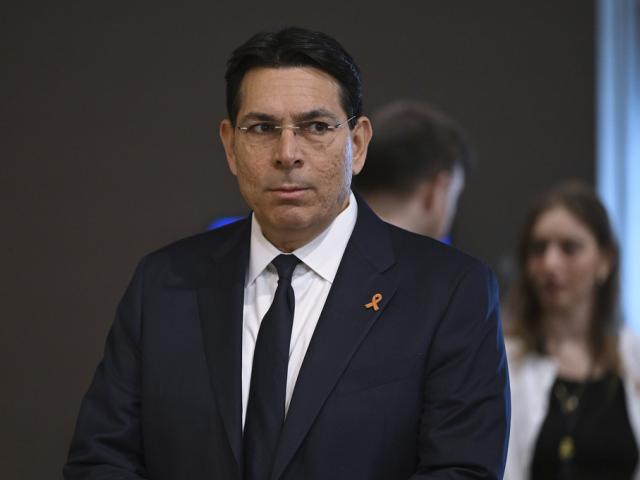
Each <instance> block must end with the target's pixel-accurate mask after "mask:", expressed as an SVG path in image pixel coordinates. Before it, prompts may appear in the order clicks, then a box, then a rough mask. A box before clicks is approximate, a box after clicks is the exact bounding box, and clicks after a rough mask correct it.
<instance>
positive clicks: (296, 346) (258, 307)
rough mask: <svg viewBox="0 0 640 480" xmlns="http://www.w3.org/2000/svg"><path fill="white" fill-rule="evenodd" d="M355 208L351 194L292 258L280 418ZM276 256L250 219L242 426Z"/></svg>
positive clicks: (353, 221)
mask: <svg viewBox="0 0 640 480" xmlns="http://www.w3.org/2000/svg"><path fill="white" fill-rule="evenodd" d="M357 216H358V205H357V203H356V199H355V197H354V196H353V193H351V195H350V197H349V205H348V206H347V208H345V209H344V210H343V211H342V212H340V214H339V215H338V216H337V217H336V218H335V219H334V220H333V222H331V224H330V225H329V226H328V227H327V228H326V229H325V230H324V231H323V232H322V233H321V234H320V235H318V236H317V237H316V238H314V239H313V240H311V242H309V243H307V244H306V245H304V246H302V247H300V248H298V249H297V250H295V251H293V252H292V253H293V254H294V255H296V256H297V257H298V258H299V259H300V263H299V264H298V265H297V266H296V268H295V270H294V271H293V277H292V280H291V285H292V287H293V291H294V293H295V297H296V306H295V312H294V316H293V327H292V330H291V344H290V346H289V368H288V371H287V392H286V397H285V412H287V411H288V410H289V403H290V402H291V396H292V395H293V389H294V387H295V384H296V380H297V378H298V374H299V373H300V367H301V366H302V361H303V360H304V356H305V354H306V352H307V347H308V346H309V342H310V341H311V336H312V335H313V332H314V330H315V328H316V324H317V323H318V319H319V318H320V313H321V312H322V308H323V307H324V303H325V301H326V299H327V295H329V290H330V289H331V284H332V283H333V279H334V278H335V276H336V271H337V270H338V266H339V265H340V261H341V260H342V255H343V254H344V250H345V248H346V247H347V242H348V241H349V237H351V232H353V227H354V226H355V224H356V218H357ZM281 253H283V252H281V251H280V250H278V249H277V248H276V247H275V246H274V245H273V244H272V243H271V242H269V240H267V239H266V238H265V236H264V235H263V234H262V229H261V228H260V225H259V224H258V221H257V220H256V217H255V215H253V216H252V218H251V250H250V257H249V268H248V270H247V275H246V278H245V285H244V306H243V313H242V425H243V428H244V421H245V417H246V414H247V403H248V401H249V386H250V384H251V369H252V367H253V351H254V349H255V346H256V339H257V338H258V331H259V329H260V322H261V321H262V318H263V317H264V316H265V314H266V313H267V310H269V307H270V306H271V302H272V301H273V297H274V295H275V292H276V287H277V285H278V273H277V271H276V269H275V268H274V266H273V265H271V261H272V260H273V259H274V258H276V257H277V256H278V255H280V254H281Z"/></svg>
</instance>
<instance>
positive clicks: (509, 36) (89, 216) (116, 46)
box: [0, 0, 595, 479]
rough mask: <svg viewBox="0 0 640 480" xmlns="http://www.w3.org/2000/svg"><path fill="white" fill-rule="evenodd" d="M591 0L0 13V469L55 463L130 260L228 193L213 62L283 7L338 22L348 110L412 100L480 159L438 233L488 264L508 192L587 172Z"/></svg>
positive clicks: (228, 208) (234, 209)
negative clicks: (352, 80)
mask: <svg viewBox="0 0 640 480" xmlns="http://www.w3.org/2000/svg"><path fill="white" fill-rule="evenodd" d="M593 7H594V6H593V2H592V1H584V0H562V1H559V2H526V3H523V2H509V1H507V0H500V1H483V2H478V1H477V0H451V1H447V2H442V1H419V2H418V1H416V2H395V5H390V4H389V3H388V2H384V3H383V6H378V5H377V3H375V2H371V1H366V0H352V1H351V2H348V3H347V2H337V1H333V0H327V1H325V2H310V3H307V2H293V1H285V2H282V3H273V2H255V3H253V2H239V3H237V4H233V5H231V4H227V3H217V2H212V1H210V2H183V3H177V2H176V3H175V4H174V5H173V6H168V5H166V4H160V3H158V2H155V3H151V2H150V3H147V4H141V3H137V2H128V3H119V2H100V3H98V2H72V3H69V2H40V4H39V5H38V4H37V3H31V4H30V5H25V6H14V7H12V8H11V10H9V11H5V13H4V14H3V15H1V16H0V40H2V42H1V45H2V50H3V56H2V58H3V62H2V64H3V67H2V70H3V71H2V78H1V79H0V82H1V84H2V90H1V91H2V97H3V99H2V102H1V103H0V122H1V127H2V128H1V129H0V155H1V158H0V162H1V163H0V165H1V170H0V196H1V198H0V200H1V201H0V209H1V213H2V217H1V218H2V229H1V233H0V256H1V258H0V260H1V264H0V265H1V266H2V274H1V275H0V282H1V283H0V292H1V302H0V341H1V345H0V373H1V378H2V381H1V385H2V387H1V388H2V395H0V415H1V416H2V419H1V425H2V427H1V432H2V434H1V437H0V438H1V442H2V445H0V472H2V474H1V475H2V477H3V478H7V479H40V478H60V477H61V474H60V469H61V466H62V464H63V463H64V459H65V456H66V451H67V448H68V443H69V439H70V436H71V433H72V429H73V426H74V422H75V416H76V414H77V411H78V406H79V402H80V400H81V397H82V395H83V393H84V391H85V390H86V388H87V386H88V382H89V380H90V378H91V375H92V373H93V370H94V368H95V366H96V363H97V362H98V361H99V358H100V356H101V352H102V346H103V343H104V338H105V335H106V333H107V330H108V327H109V325H110V323H111V321H112V315H113V312H114V310H115V306H116V303H117V301H118V299H119V297H120V295H121V294H122V292H123V290H124V288H125V286H126V284H127V282H128V279H129V277H130V275H131V273H132V271H133V268H134V266H135V264H136V262H137V260H138V259H139V258H140V257H141V255H143V254H144V253H146V252H148V251H150V250H152V249H155V248H157V247H160V246H162V245H163V244H166V243H168V242H170V241H172V240H175V239H177V238H180V237H183V236H187V235H190V234H192V233H195V232H198V231H201V230H202V229H203V228H204V226H205V225H206V224H207V222H208V221H209V220H210V219H211V218H213V217H215V216H219V215H225V214H237V213H244V212H246V207H245V206H244V203H243V201H242V199H241V197H240V195H239V194H238V192H237V189H236V186H235V181H234V179H233V177H232V176H231V175H230V174H229V173H228V172H227V167H226V163H225V160H224V157H223V151H222V148H221V147H220V145H219V142H218V138H217V125H218V122H219V120H220V119H222V118H223V117H224V83H223V72H224V63H225V61H226V58H227V56H228V54H229V53H230V51H231V50H232V49H233V48H234V47H235V46H237V45H238V44H240V43H241V42H243V41H244V40H246V39H247V38H248V37H249V35H250V34H252V33H254V32H256V31H258V30H270V29H273V28H275V27H277V26H281V25H285V24H296V25H301V26H306V27H308V28H313V29H319V30H323V31H326V32H327V33H329V34H331V35H333V36H335V37H336V38H338V39H339V40H340V41H341V42H342V43H343V45H344V46H345V47H346V48H347V49H348V50H349V51H350V52H351V53H352V54H353V55H354V57H355V58H356V60H357V61H358V63H359V64H360V67H361V69H362V71H363V74H364V81H365V109H366V110H369V111H370V110H371V109H373V108H375V107H376V106H378V105H380V104H382V103H384V102H386V101H390V100H394V99H397V98H418V99H422V100H427V101H431V102H432V103H434V104H435V105H437V106H438V107H440V108H441V109H443V110H445V111H448V112H449V113H450V114H451V115H452V116H454V117H455V118H457V119H458V120H459V122H460V123H461V124H463V125H464V126H465V127H466V129H467V131H468V133H469V136H470V137H471V139H472V140H473V141H474V143H475V146H476V150H477V154H478V157H479V168H478V169H477V171H475V172H474V173H473V174H472V175H471V176H470V177H469V178H468V189H467V191H466V192H465V194H464V196H463V198H462V202H461V205H460V212H459V217H458V220H457V223H456V226H455V239H456V243H457V245H458V246H459V247H460V248H462V249H464V250H466V251H468V252H470V253H472V254H473V255H476V256H478V257H480V258H483V259H484V260H486V261H487V262H489V263H490V264H492V265H493V266H494V268H497V269H498V270H500V271H503V270H504V263H505V262H504V260H503V259H504V258H506V257H505V255H507V254H508V252H509V251H510V249H511V248H512V245H513V243H514V240H515V236H516V232H517V228H518V226H519V224H520V219H521V216H522V213H523V211H524V210H525V206H526V204H527V203H528V202H529V201H530V200H531V199H532V197H533V196H535V195H536V194H538V193H539V192H541V191H543V190H544V189H546V188H548V187H549V186H551V185H552V184H554V183H555V182H556V181H558V180H560V179H564V178H568V177H579V178H583V179H585V180H587V181H593V176H594V86H595V85H594V35H595V31H594V23H595V22H594V20H595V19H594V8H593Z"/></svg>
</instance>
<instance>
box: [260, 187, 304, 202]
mask: <svg viewBox="0 0 640 480" xmlns="http://www.w3.org/2000/svg"><path fill="white" fill-rule="evenodd" d="M307 190H310V187H307V186H306V185H281V186H277V187H273V188H269V189H268V191H269V192H271V193H273V194H275V195H276V196H278V197H279V198H283V199H296V198H299V197H301V196H303V195H304V194H305V192H306V191H307Z"/></svg>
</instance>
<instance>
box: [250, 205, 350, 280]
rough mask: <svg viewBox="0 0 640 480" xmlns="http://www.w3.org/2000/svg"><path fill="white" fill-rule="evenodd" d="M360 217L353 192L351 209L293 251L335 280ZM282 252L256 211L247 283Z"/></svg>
mask: <svg viewBox="0 0 640 480" xmlns="http://www.w3.org/2000/svg"><path fill="white" fill-rule="evenodd" d="M357 217H358V204H357V202H356V198H355V196H354V195H353V193H351V194H350V195H349V205H347V208H345V209H344V210H343V211H342V212H340V213H339V214H338V216H337V217H336V218H334V219H333V221H332V222H331V224H329V226H328V227H327V228H326V229H325V230H324V231H323V232H322V233H320V234H319V235H318V236H317V237H315V238H314V239H313V240H311V241H310V242H309V243H307V244H306V245H303V246H302V247H300V248H298V249H296V250H294V251H293V252H292V253H293V254H294V255H296V256H297V257H298V258H299V259H300V260H301V261H302V262H303V263H304V264H305V265H306V266H307V267H309V268H310V269H311V270H313V271H314V272H315V273H317V274H318V275H319V276H321V277H322V278H324V279H325V280H327V281H328V282H330V283H332V282H333V279H334V278H335V276H336V272H337V271H338V266H339V265H340V261H341V260H342V255H343V253H344V250H345V248H347V242H348V241H349V238H350V237H351V233H352V232H353V228H354V227H355V224H356V219H357ZM281 253H283V252H281V251H280V250H278V249H277V248H276V247H275V246H274V245H273V244H272V243H271V242H270V241H269V240H267V239H266V237H265V236H264V235H263V233H262V229H261V228H260V224H259V223H258V221H257V220H256V216H255V215H253V214H252V215H251V247H250V259H249V269H248V270H247V276H246V279H245V286H249V285H251V284H252V283H253V282H254V281H255V279H256V278H257V277H258V275H260V274H261V273H262V272H263V270H264V269H265V268H267V266H268V265H269V264H270V263H271V261H272V260H273V259H274V258H276V257H277V256H278V255H280V254H281Z"/></svg>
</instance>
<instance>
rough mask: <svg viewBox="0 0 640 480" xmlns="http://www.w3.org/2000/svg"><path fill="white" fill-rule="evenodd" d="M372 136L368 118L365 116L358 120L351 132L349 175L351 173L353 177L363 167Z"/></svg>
mask: <svg viewBox="0 0 640 480" xmlns="http://www.w3.org/2000/svg"><path fill="white" fill-rule="evenodd" d="M372 135H373V128H372V127H371V121H370V120H369V118H367V117H365V116H362V117H360V118H358V122H357V123H356V126H355V127H354V128H353V130H352V132H351V146H352V150H351V151H352V157H351V173H353V175H357V174H358V173H360V171H361V170H362V167H364V162H365V159H366V158H367V149H368V148H369V142H370V141H371V137H372Z"/></svg>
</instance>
